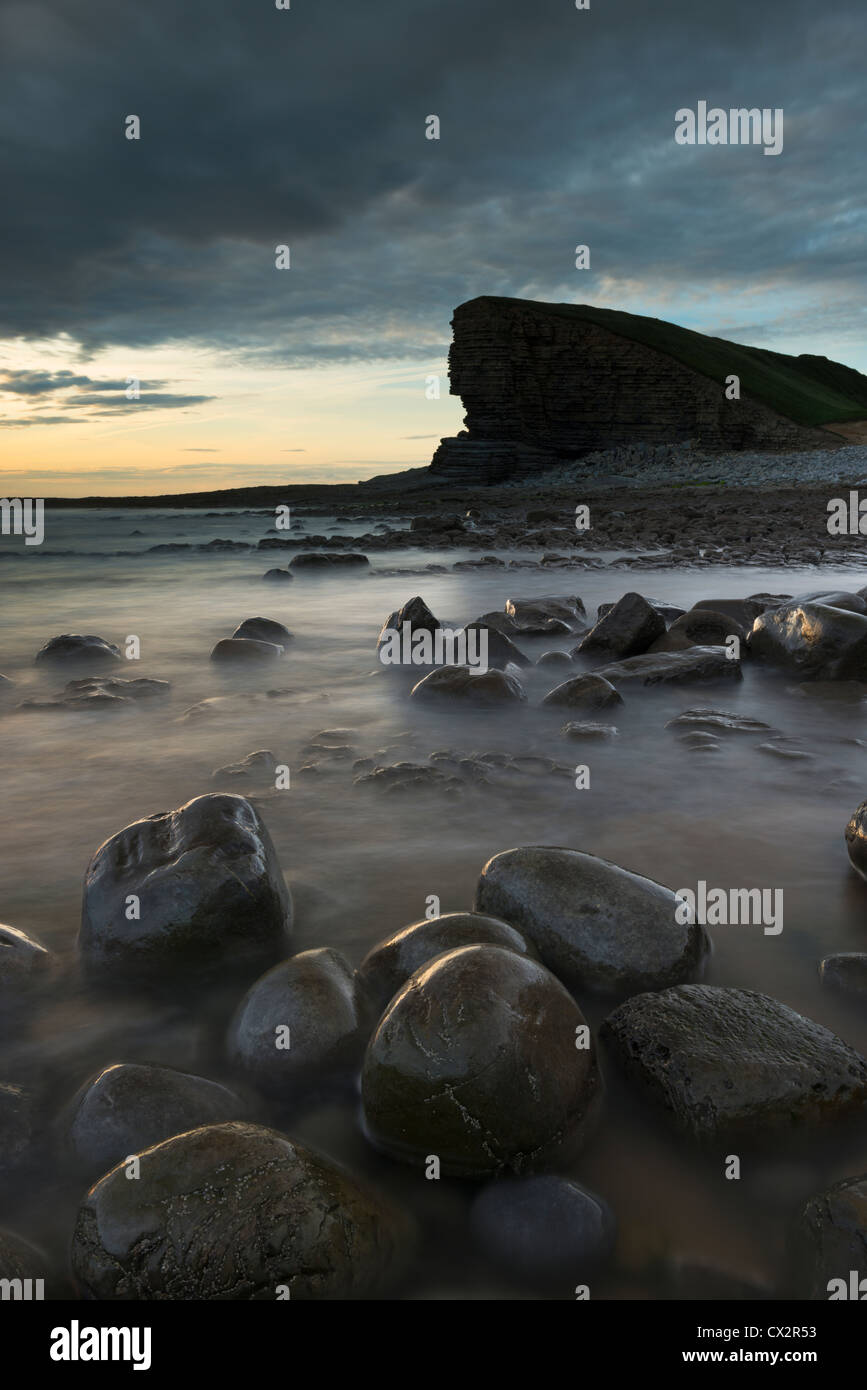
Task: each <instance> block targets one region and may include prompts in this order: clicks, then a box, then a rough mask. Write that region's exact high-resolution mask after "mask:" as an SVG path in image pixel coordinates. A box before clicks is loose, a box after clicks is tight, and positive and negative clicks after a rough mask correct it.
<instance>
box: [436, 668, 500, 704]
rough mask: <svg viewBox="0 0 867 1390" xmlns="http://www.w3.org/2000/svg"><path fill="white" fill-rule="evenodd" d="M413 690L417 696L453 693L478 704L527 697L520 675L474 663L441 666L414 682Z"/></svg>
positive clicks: (452, 694) (450, 695) (451, 694)
mask: <svg viewBox="0 0 867 1390" xmlns="http://www.w3.org/2000/svg"><path fill="white" fill-rule="evenodd" d="M410 694H411V698H412V699H414V700H427V699H440V698H442V697H444V696H449V697H454V698H458V699H463V700H468V701H471V702H472V703H473V704H476V705H499V704H503V703H504V702H512V701H516V700H526V698H527V696H526V694H525V693H524V687H523V686H522V685H521V682H520V681H519V680H518V679H517V677H515V676H512V675H509V674H508V673H507V672H505V671H497V670H490V671H479V670H476V669H474V668H473V667H471V666H440V667H439V668H438V669H437V670H435V671H430V672H428V674H427V675H426V676H425V677H424V678H423V679H422V680H420V681H419V682H418V684H417V685H414V686H413V688H412V691H411V692H410Z"/></svg>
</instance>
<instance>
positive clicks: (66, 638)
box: [36, 632, 123, 666]
mask: <svg viewBox="0 0 867 1390" xmlns="http://www.w3.org/2000/svg"><path fill="white" fill-rule="evenodd" d="M122 660H123V658H122V656H121V654H120V651H119V649H118V648H117V647H115V646H114V645H113V643H111V642H106V641H105V640H104V638H102V637H95V636H94V635H93V634H92V633H87V634H85V635H84V636H81V635H80V634H79V633H77V632H65V633H63V634H62V636H60V637H52V638H50V640H49V641H48V642H46V643H45V646H44V647H41V648H40V650H39V651H38V652H37V653H36V661H37V664H38V665H53V666H57V665H63V666H75V665H81V666H107V665H109V664H110V663H111V662H113V661H122Z"/></svg>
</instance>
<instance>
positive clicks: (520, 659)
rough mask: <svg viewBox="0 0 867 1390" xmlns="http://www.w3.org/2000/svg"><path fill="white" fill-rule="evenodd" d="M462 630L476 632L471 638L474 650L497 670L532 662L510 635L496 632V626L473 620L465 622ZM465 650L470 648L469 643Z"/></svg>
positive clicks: (467, 632) (526, 664) (468, 632)
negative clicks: (476, 634)
mask: <svg viewBox="0 0 867 1390" xmlns="http://www.w3.org/2000/svg"><path fill="white" fill-rule="evenodd" d="M462 631H463V632H464V633H465V634H467V637H468V640H469V634H470V633H471V632H477V633H478V634H479V636H478V637H475V638H473V639H471V640H472V641H474V642H475V644H476V646H475V650H476V652H477V653H478V654H479V657H480V659H481V658H486V662H487V665H488V666H489V667H493V668H495V669H496V670H498V671H505V669H506V667H507V666H517V667H526V666H532V665H533V662H532V661H531V660H530V658H529V657H528V656H525V655H524V653H523V652H522V651H521V649H520V647H518V646H516V645H515V643H514V642H513V641H512V639H511V638H510V637H507V636H506V634H505V633H504V632H498V631H497V629H496V628H493V627H488V626H487V624H486V623H482V622H474V623H467V625H466V627H465V628H463V629H462ZM467 650H468V651H469V650H472V649H471V648H470V647H469V645H468V647H467Z"/></svg>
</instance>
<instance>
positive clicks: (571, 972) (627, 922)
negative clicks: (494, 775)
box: [475, 845, 709, 994]
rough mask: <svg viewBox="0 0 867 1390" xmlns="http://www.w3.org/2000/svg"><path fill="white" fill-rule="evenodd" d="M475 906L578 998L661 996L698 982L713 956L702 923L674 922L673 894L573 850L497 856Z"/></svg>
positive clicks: (484, 874) (484, 872) (538, 849)
mask: <svg viewBox="0 0 867 1390" xmlns="http://www.w3.org/2000/svg"><path fill="white" fill-rule="evenodd" d="M475 907H476V909H477V910H478V911H479V912H490V913H492V914H493V915H494V916H496V917H503V918H504V919H505V920H506V921H507V922H511V923H512V924H513V925H514V926H516V927H517V928H518V929H519V930H520V931H522V932H524V933H525V934H526V935H527V936H528V937H529V939H530V940H531V941H532V942H533V944H534V945H535V947H536V949H537V950H538V952H539V955H540V956H541V958H542V960H543V961H544V962H545V964H546V965H547V966H548V968H549V969H550V970H553V971H554V973H555V974H556V975H557V976H559V978H560V979H562V980H563V981H564V982H565V983H566V984H567V985H570V986H572V987H574V988H576V989H589V990H593V991H594V992H598V993H604V994H630V993H632V994H634V993H637V992H638V991H639V990H644V989H662V988H664V986H666V985H672V984H679V983H680V982H681V981H683V980H689V979H692V978H694V977H695V975H696V974H697V973H698V972H699V971H700V969H701V966H702V964H703V961H704V957H705V955H706V953H707V952H708V950H709V942H708V938H707V936H706V934H705V932H704V929H703V928H702V927H701V926H700V925H699V924H698V923H686V924H681V923H680V922H678V921H677V920H676V915H675V914H676V912H677V907H678V900H677V898H676V897H675V894H674V893H673V892H672V891H671V889H670V888H664V887H663V886H662V884H660V883H654V881H653V880H652V879H649V878H643V877H642V876H641V875H640V874H633V873H630V872H629V871H628V870H627V869H622V868H620V867H619V865H617V864H611V863H609V862H608V860H606V859H598V858H596V856H595V855H592V854H582V853H581V852H580V851H578V850H574V849H559V848H554V847H551V846H546V845H543V846H528V847H524V848H521V849H510V850H505V851H504V852H503V853H502V854H496V855H494V857H493V859H489V860H488V862H487V864H486V865H485V867H484V868H483V869H482V873H481V877H480V879H479V883H478V887H477V889H476V901H475Z"/></svg>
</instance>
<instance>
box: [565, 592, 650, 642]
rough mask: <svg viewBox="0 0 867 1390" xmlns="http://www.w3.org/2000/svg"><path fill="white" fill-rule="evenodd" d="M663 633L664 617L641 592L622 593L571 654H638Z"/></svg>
mask: <svg viewBox="0 0 867 1390" xmlns="http://www.w3.org/2000/svg"><path fill="white" fill-rule="evenodd" d="M664 632H665V619H664V618H663V616H662V614H661V613H660V612H658V610H657V609H655V608H654V607H653V606H652V605H651V604H649V603H648V602H647V599H645V598H642V596H641V594H636V593H629V594H624V595H623V597H622V598H621V599H618V600H617V602H616V603H615V604H614V606H613V608H611V609H610V610H609V611H608V612H607V613H606V614H605V616H604V617H602V618H600V619H599V620H598V622H597V623H596V625H595V627H592V628H591V629H590V631H589V632H588V633H587V635H586V636H585V637H583V638H582V639H581V641H580V642H579V643H578V646H577V647H576V648H575V655H578V654H579V653H580V654H581V655H582V656H596V655H601V656H605V657H628V656H638V655H640V654H641V653H642V652H646V651H647V649H648V647H649V646H650V645H651V643H653V642H655V641H656V639H657V638H658V637H661V636H662V635H663V633H664Z"/></svg>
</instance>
